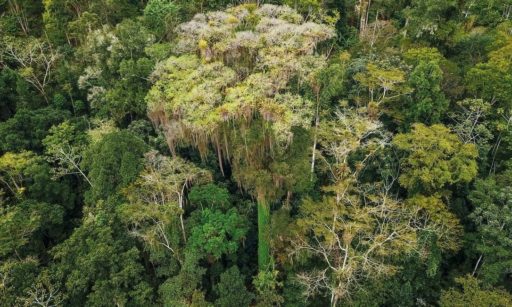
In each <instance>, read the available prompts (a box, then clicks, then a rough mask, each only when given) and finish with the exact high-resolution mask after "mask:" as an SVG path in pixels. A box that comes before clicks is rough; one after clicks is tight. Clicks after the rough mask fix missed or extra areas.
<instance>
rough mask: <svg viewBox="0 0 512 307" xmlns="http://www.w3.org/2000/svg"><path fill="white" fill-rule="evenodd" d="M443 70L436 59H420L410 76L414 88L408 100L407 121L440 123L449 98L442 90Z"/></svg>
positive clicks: (410, 83) (429, 123) (410, 82)
mask: <svg viewBox="0 0 512 307" xmlns="http://www.w3.org/2000/svg"><path fill="white" fill-rule="evenodd" d="M442 79H443V72H442V70H441V68H439V65H438V64H436V63H435V62H434V61H429V62H426V61H423V60H420V62H419V64H418V65H417V66H416V67H415V68H414V70H413V71H412V72H411V75H410V77H409V86H410V87H411V88H414V92H413V93H412V94H411V96H410V98H409V101H408V102H407V111H406V122H407V123H413V122H421V123H424V124H427V125H431V124H436V123H439V122H440V120H441V119H442V118H443V116H444V115H445V113H446V110H447V109H448V100H447V99H446V98H445V97H444V94H443V92H442V90H441V81H442Z"/></svg>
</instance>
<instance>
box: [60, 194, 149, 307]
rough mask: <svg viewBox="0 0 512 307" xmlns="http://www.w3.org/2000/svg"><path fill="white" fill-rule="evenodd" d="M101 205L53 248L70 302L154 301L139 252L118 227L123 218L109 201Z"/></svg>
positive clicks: (143, 303) (134, 303) (67, 300)
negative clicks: (118, 218)
mask: <svg viewBox="0 0 512 307" xmlns="http://www.w3.org/2000/svg"><path fill="white" fill-rule="evenodd" d="M98 206H99V208H98V209H96V210H95V211H91V212H89V214H88V215H87V216H86V217H85V218H84V221H83V223H82V225H81V226H80V227H79V228H77V229H75V231H74V232H73V234H72V235H71V237H69V238H68V239H67V240H66V241H64V242H63V243H62V244H60V245H59V246H57V247H56V248H55V249H53V251H52V255H53V257H54V259H55V261H56V264H55V267H54V270H55V273H54V274H55V278H57V279H58V280H59V281H60V282H61V283H62V287H63V289H66V299H65V302H66V304H71V305H75V304H83V303H84V302H85V303H86V304H88V305H94V306H110V305H112V304H126V305H133V306H140V305H145V304H148V303H150V302H151V299H152V290H151V288H150V286H149V284H148V283H147V282H146V281H145V280H144V273H143V272H144V268H143V266H142V265H141V264H140V263H139V262H138V259H139V257H140V254H139V251H138V250H137V248H136V247H135V246H134V245H133V244H132V241H131V240H130V239H129V238H128V237H127V236H126V235H125V234H123V232H120V229H119V228H118V226H116V223H118V222H119V221H118V220H117V218H116V217H115V215H112V213H110V212H109V211H110V210H109V209H108V208H106V207H107V206H109V204H106V203H103V204H98Z"/></svg>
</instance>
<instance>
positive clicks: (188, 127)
mask: <svg viewBox="0 0 512 307" xmlns="http://www.w3.org/2000/svg"><path fill="white" fill-rule="evenodd" d="M333 36H334V30H333V29H332V28H331V27H330V26H328V25H324V24H318V23H313V22H308V21H305V20H304V19H303V17H302V16H301V15H299V14H298V13H297V12H295V11H294V10H293V9H291V8H289V7H287V6H274V5H263V6H261V7H259V8H258V7H256V6H254V5H241V6H237V7H233V8H229V9H227V10H226V11H218V12H210V13H206V14H197V15H196V16H194V18H193V19H192V20H191V21H190V22H187V23H184V24H181V25H180V26H179V27H178V42H177V46H176V50H175V52H176V53H177V54H178V56H173V57H170V58H169V59H167V60H166V61H163V62H161V63H160V64H159V65H157V68H156V69H155V71H154V73H153V74H152V80H153V82H154V86H153V87H152V89H151V90H150V91H149V93H148V95H147V97H146V100H147V103H148V111H149V114H150V117H151V118H152V120H153V121H154V122H155V123H156V124H157V125H160V126H161V127H162V128H163V130H164V132H165V134H166V137H167V140H168V142H169V145H170V146H171V147H174V145H175V143H176V141H179V140H183V139H187V140H188V141H192V142H193V143H194V144H195V145H198V147H199V148H200V149H201V148H202V147H203V148H204V147H205V143H207V142H208V141H209V140H210V139H213V138H216V137H218V135H219V132H220V130H221V128H222V127H223V126H225V125H223V124H224V123H227V122H230V121H231V122H234V121H240V120H241V121H243V122H250V121H251V120H252V119H254V118H261V119H263V120H265V121H266V122H267V123H269V127H270V131H271V134H272V136H273V140H276V141H277V143H280V144H285V143H289V142H290V141H291V139H292V137H293V134H292V133H291V128H292V127H299V126H302V127H308V126H309V125H310V123H311V118H312V114H313V112H312V103H311V102H310V101H308V100H307V99H305V98H303V97H301V96H300V95H297V94H294V93H291V92H289V91H288V89H289V85H290V84H291V82H298V83H305V82H311V81H312V79H313V78H314V76H315V73H316V72H317V71H318V70H319V69H321V68H322V67H324V66H325V64H326V57H325V56H323V55H319V54H318V53H319V52H318V50H317V46H318V44H319V43H320V42H323V41H326V40H328V39H330V38H332V37H333ZM201 143H203V144H201Z"/></svg>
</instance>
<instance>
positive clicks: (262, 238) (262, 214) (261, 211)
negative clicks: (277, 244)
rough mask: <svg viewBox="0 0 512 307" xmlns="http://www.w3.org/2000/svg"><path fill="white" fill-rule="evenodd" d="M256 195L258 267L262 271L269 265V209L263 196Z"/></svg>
mask: <svg viewBox="0 0 512 307" xmlns="http://www.w3.org/2000/svg"><path fill="white" fill-rule="evenodd" d="M258 194H259V195H258V199H257V201H258V266H259V269H260V271H264V270H267V269H268V268H269V265H270V207H269V205H268V203H267V201H266V199H265V196H263V195H262V194H261V193H258Z"/></svg>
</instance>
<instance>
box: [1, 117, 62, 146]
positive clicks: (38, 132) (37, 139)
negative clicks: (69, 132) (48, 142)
mask: <svg viewBox="0 0 512 307" xmlns="http://www.w3.org/2000/svg"><path fill="white" fill-rule="evenodd" d="M68 116H69V113H68V112H66V111H62V110H56V109H53V108H50V107H48V108H43V109H38V110H26V109H22V110H19V111H18V112H16V114H15V115H14V116H13V117H11V118H10V119H8V120H7V121H5V122H1V123H0V149H1V150H2V151H4V152H5V151H20V150H40V149H41V148H42V140H43V139H44V138H45V137H46V135H47V134H48V130H49V129H50V128H51V127H52V126H53V125H56V124H58V123H60V122H62V121H64V120H65V119H66V118H67V117H68Z"/></svg>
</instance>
